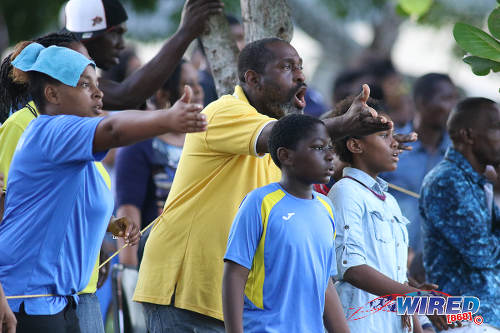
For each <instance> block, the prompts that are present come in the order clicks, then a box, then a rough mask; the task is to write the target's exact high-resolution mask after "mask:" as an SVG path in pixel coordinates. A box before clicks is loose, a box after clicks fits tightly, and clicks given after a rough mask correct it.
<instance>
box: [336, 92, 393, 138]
mask: <svg viewBox="0 0 500 333" xmlns="http://www.w3.org/2000/svg"><path fill="white" fill-rule="evenodd" d="M368 98H370V87H368V85H367V84H363V90H362V91H361V93H360V94H359V95H358V96H356V98H354V100H353V102H352V104H351V106H350V107H349V110H347V112H346V113H345V114H343V115H341V116H339V117H342V125H343V129H342V132H343V133H342V134H343V137H345V136H364V135H369V134H372V133H376V132H380V131H386V130H388V129H391V128H392V121H388V120H387V119H386V118H385V117H383V116H379V115H378V113H377V111H376V110H374V109H373V108H371V107H369V106H368V105H367V104H366V102H367V101H368ZM336 139H337V138H336Z"/></svg>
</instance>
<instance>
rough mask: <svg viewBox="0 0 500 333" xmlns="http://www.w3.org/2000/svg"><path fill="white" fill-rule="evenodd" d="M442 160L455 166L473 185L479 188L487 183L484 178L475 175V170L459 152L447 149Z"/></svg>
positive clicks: (450, 148) (451, 148)
mask: <svg viewBox="0 0 500 333" xmlns="http://www.w3.org/2000/svg"><path fill="white" fill-rule="evenodd" d="M444 158H445V159H446V160H448V161H450V162H451V163H454V164H456V166H457V167H458V168H459V169H460V170H462V171H463V172H464V173H465V174H466V175H467V176H468V177H470V178H471V180H472V181H473V182H474V183H477V184H479V185H481V186H483V185H484V184H486V183H487V180H486V178H485V177H484V176H483V175H481V174H479V173H477V171H476V170H474V168H473V167H472V165H470V163H469V161H468V160H467V159H466V158H465V157H464V155H462V154H461V153H460V152H458V151H457V150H455V148H453V147H449V148H448V150H447V151H446V154H445V155H444Z"/></svg>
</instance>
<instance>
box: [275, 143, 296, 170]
mask: <svg viewBox="0 0 500 333" xmlns="http://www.w3.org/2000/svg"><path fill="white" fill-rule="evenodd" d="M276 155H277V156H278V160H279V161H280V163H281V165H286V166H292V165H293V150H289V149H287V148H285V147H279V148H278V150H277V151H276Z"/></svg>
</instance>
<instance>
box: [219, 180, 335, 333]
mask: <svg viewBox="0 0 500 333" xmlns="http://www.w3.org/2000/svg"><path fill="white" fill-rule="evenodd" d="M313 195H314V198H313V199H312V200H307V199H300V198H297V197H294V196H292V195H291V194H289V193H287V192H286V191H285V190H284V189H283V188H282V187H281V186H280V185H279V184H278V183H272V184H269V185H267V186H264V187H261V188H258V189H256V190H254V191H252V192H250V193H249V194H248V195H247V197H246V198H245V199H244V200H243V202H242V204H241V206H240V209H239V211H238V213H237V215H236V217H235V219H234V222H233V225H232V227H231V231H230V233H229V240H228V244H227V250H226V254H225V256H224V260H231V261H233V262H235V263H237V264H239V265H241V266H244V267H246V268H248V269H249V270H250V273H249V275H248V280H247V283H246V287H245V298H244V299H245V303H244V309H243V325H244V329H245V332H247V333H248V332H301V333H302V332H318V333H319V332H324V329H323V311H324V307H325V292H326V288H327V286H328V280H329V278H330V276H332V275H336V274H337V271H336V261H335V248H334V238H335V224H334V221H333V212H332V208H331V202H330V200H329V199H328V198H327V197H325V196H323V195H321V194H319V193H315V192H313Z"/></svg>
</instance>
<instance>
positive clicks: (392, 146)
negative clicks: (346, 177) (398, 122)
mask: <svg viewBox="0 0 500 333" xmlns="http://www.w3.org/2000/svg"><path fill="white" fill-rule="evenodd" d="M392 134H393V133H392V129H390V130H387V131H381V132H377V133H373V134H370V135H367V136H365V137H363V138H361V139H357V140H358V141H359V145H360V148H361V151H360V153H358V154H354V156H353V157H354V166H355V167H357V168H359V169H362V170H364V171H365V172H367V173H368V174H370V175H372V176H377V175H378V174H379V173H381V172H387V171H394V170H396V168H397V165H398V161H399V157H398V155H399V149H398V142H397V141H396V140H395V139H394V138H393V136H392Z"/></svg>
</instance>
